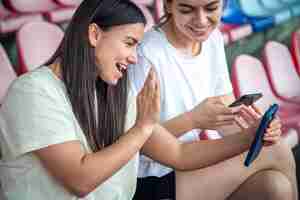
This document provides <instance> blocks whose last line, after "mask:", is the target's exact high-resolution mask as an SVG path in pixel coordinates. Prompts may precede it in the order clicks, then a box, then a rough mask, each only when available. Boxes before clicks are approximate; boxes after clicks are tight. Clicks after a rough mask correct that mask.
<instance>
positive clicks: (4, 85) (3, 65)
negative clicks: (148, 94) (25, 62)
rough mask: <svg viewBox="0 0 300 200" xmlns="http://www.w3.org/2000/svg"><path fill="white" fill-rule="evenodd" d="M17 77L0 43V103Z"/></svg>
mask: <svg viewBox="0 0 300 200" xmlns="http://www.w3.org/2000/svg"><path fill="white" fill-rule="evenodd" d="M16 77H17V75H16V73H15V71H14V69H13V67H12V65H11V63H10V61H9V59H8V57H7V54H6V53H5V51H4V48H3V47H2V45H1V44H0V105H1V103H2V100H3V97H4V96H5V94H6V91H7V89H8V87H9V85H10V84H11V83H12V81H13V80H15V79H16Z"/></svg>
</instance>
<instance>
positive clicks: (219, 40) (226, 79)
mask: <svg viewBox="0 0 300 200" xmlns="http://www.w3.org/2000/svg"><path fill="white" fill-rule="evenodd" d="M214 34H215V35H214V36H215V42H216V46H217V48H216V50H217V59H215V61H216V62H217V69H218V73H217V84H216V88H215V95H216V96H218V95H223V94H230V93H232V92H233V89H232V84H231V80H230V76H229V71H228V66H227V61H226V55H225V49H224V41H223V36H222V34H221V32H220V31H219V30H216V31H215V33H214Z"/></svg>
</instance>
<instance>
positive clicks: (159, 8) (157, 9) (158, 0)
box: [154, 0, 165, 23]
mask: <svg viewBox="0 0 300 200" xmlns="http://www.w3.org/2000/svg"><path fill="white" fill-rule="evenodd" d="M164 14H165V13H164V4H163V0H154V19H155V21H156V23H158V21H159V19H160V18H161V17H162V16H164Z"/></svg>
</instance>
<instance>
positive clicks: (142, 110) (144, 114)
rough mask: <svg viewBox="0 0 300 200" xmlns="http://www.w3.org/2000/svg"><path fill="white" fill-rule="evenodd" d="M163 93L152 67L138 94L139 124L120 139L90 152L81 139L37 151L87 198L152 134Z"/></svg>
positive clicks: (46, 164) (64, 182)
mask: <svg viewBox="0 0 300 200" xmlns="http://www.w3.org/2000/svg"><path fill="white" fill-rule="evenodd" d="M159 95H160V93H159V86H158V81H157V79H156V75H155V73H154V71H153V70H150V73H149V75H148V78H147V80H146V82H145V85H144V87H143V89H142V90H141V92H140V93H139V95H138V97H137V104H136V106H137V118H136V123H135V126H133V128H131V129H130V130H129V131H127V132H126V133H125V134H124V135H123V136H122V137H121V138H120V139H119V140H118V141H116V142H115V143H113V144H111V145H109V146H108V147H105V148H102V149H101V150H99V151H98V152H95V153H89V154H87V153H85V152H84V151H83V150H82V149H81V145H80V142H79V141H73V142H67V143H63V144H56V145H51V146H49V147H46V148H43V149H40V150H37V151H35V152H34V153H35V155H37V157H38V158H39V159H40V160H41V162H42V164H43V165H44V167H45V168H46V169H47V170H48V172H49V173H50V174H52V176H53V177H54V178H56V180H58V181H59V182H61V183H62V185H64V187H65V188H66V189H67V190H69V191H70V192H71V193H73V194H74V195H76V196H78V197H84V196H86V195H87V194H89V193H90V192H91V191H93V190H94V189H95V188H96V187H97V186H99V185H100V184H102V183H103V182H104V181H105V180H107V179H108V178H110V177H111V176H112V175H113V174H114V173H116V172H117V171H118V170H119V169H120V168H121V167H122V166H124V165H125V164H127V163H128V162H129V160H131V159H132V158H133V156H134V155H135V154H136V153H137V152H138V151H139V150H140V149H141V147H142V146H143V144H144V143H145V142H146V140H147V139H148V138H149V137H150V135H151V134H152V132H153V129H154V127H155V125H156V123H157V122H158V121H159V110H160V103H159V99H160V96H159ZM131 105H133V107H131V108H132V110H131V109H129V112H134V109H135V104H131Z"/></svg>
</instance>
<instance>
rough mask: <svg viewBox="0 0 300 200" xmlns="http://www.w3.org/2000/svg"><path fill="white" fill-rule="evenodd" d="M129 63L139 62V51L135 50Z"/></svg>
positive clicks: (129, 58)
mask: <svg viewBox="0 0 300 200" xmlns="http://www.w3.org/2000/svg"><path fill="white" fill-rule="evenodd" d="M128 62H129V64H136V63H137V52H136V51H134V52H133V53H132V54H131V55H130V56H129V57H128Z"/></svg>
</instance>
